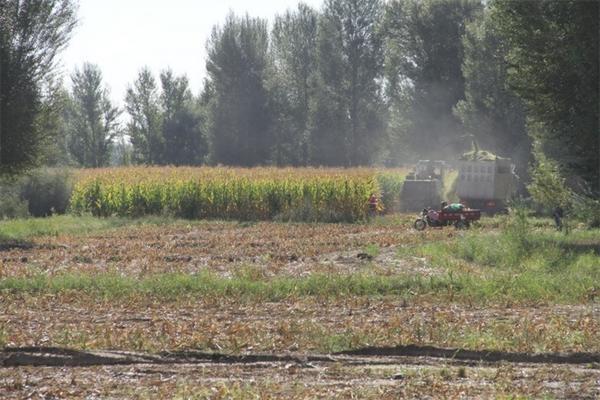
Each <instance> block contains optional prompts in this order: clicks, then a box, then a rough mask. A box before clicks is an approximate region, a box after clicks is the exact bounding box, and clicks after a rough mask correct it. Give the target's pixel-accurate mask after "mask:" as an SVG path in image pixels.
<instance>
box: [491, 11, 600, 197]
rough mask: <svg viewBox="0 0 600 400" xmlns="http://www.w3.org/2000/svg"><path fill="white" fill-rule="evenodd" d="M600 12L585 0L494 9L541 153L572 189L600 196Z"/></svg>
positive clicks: (511, 75)
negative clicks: (584, 189) (588, 190)
mask: <svg viewBox="0 0 600 400" xmlns="http://www.w3.org/2000/svg"><path fill="white" fill-rule="evenodd" d="M599 7H600V3H598V2H597V1H583V0H582V1H579V0H564V1H552V0H538V1H494V2H492V4H491V11H492V18H493V21H494V23H495V26H496V28H497V29H498V31H499V32H500V33H501V34H502V36H503V38H504V39H505V40H506V41H507V44H508V47H509V51H508V55H507V60H508V62H509V65H510V68H509V69H508V82H509V84H510V87H511V88H512V89H513V90H514V92H515V93H517V94H518V95H519V97H520V98H521V99H523V101H524V102H525V104H526V106H527V111H528V116H529V117H530V118H531V120H532V121H533V123H532V125H531V126H532V127H535V129H530V134H531V135H532V136H533V137H534V138H535V139H537V140H539V142H540V144H541V152H540V154H544V155H545V156H546V157H548V158H549V159H553V160H555V161H556V162H557V163H558V165H559V166H560V167H561V168H562V170H563V172H564V173H565V174H566V175H567V176H568V177H569V179H568V180H567V182H568V183H570V184H571V185H572V186H574V187H576V186H589V187H590V188H592V189H593V190H600V171H599V169H600V147H599V146H600V142H599V139H598V135H599V132H600V130H599V115H598V113H599V108H598V104H599V96H598V94H599V86H598V82H599V74H598V70H599V61H598V60H599V57H600V55H599V52H598V42H599V40H600V38H599V35H598V32H599V25H598V24H599V21H600V18H599V17H598V15H599ZM537 161H538V165H543V164H544V163H543V161H544V160H541V159H538V160H537ZM576 183H581V184H582V185H577V184H576Z"/></svg>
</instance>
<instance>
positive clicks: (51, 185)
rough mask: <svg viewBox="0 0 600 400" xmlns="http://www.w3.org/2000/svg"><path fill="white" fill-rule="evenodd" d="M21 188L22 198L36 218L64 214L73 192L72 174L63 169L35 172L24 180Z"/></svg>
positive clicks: (21, 182)
mask: <svg viewBox="0 0 600 400" xmlns="http://www.w3.org/2000/svg"><path fill="white" fill-rule="evenodd" d="M19 186H20V197H21V199H22V200H23V201H26V202H27V204H28V210H29V214H31V215H32V216H34V217H47V216H50V215H53V214H64V213H65V212H66V210H67V207H68V205H69V199H70V198H71V193H72V191H73V185H72V182H71V174H70V173H69V171H67V170H61V169H41V170H38V171H35V172H33V173H32V174H30V175H28V176H26V177H24V178H22V180H21V181H20V184H19Z"/></svg>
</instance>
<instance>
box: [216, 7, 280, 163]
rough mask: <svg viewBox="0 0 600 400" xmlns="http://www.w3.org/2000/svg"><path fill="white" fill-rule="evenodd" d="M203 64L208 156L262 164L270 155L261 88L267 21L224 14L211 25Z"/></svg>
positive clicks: (268, 113)
mask: <svg viewBox="0 0 600 400" xmlns="http://www.w3.org/2000/svg"><path fill="white" fill-rule="evenodd" d="M207 47H208V61H207V65H206V69H207V72H208V77H209V79H210V85H211V90H212V93H213V96H212V98H211V99H210V102H209V107H208V113H209V116H210V122H211V127H210V140H211V150H212V160H213V162H215V163H223V164H228V165H240V166H253V165H258V164H265V163H266V162H267V160H269V158H270V155H271V151H270V150H271V147H272V145H273V140H272V136H271V132H272V130H271V119H272V118H271V111H270V108H269V97H268V92H267V88H266V72H267V67H268V47H269V33H268V29H267V22H266V21H265V20H262V19H258V18H250V17H249V16H245V17H242V18H240V17H236V16H235V15H233V14H230V15H229V16H228V17H227V19H226V21H225V23H224V25H223V26H217V27H215V28H214V29H213V32H212V36H211V38H210V40H209V42H208V46H207Z"/></svg>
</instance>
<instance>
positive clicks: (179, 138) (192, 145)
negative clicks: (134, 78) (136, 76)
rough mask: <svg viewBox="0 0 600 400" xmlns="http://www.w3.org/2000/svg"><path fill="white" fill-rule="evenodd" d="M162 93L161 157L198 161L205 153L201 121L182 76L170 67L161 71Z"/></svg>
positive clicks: (189, 162)
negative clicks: (162, 146)
mask: <svg viewBox="0 0 600 400" xmlns="http://www.w3.org/2000/svg"><path fill="white" fill-rule="evenodd" d="M160 82H161V87H162V93H161V96H160V99H161V103H162V112H163V115H162V121H163V126H162V134H163V137H164V143H165V147H164V154H163V160H164V162H165V163H167V164H172V165H199V164H202V163H203V162H204V158H205V156H206V154H207V143H206V139H205V136H204V132H202V128H203V126H204V121H203V118H202V114H201V111H200V109H199V106H198V105H196V104H195V102H194V98H193V96H192V93H191V91H190V88H189V82H188V79H187V77H185V76H179V77H177V76H174V75H173V72H172V71H171V70H167V71H164V72H163V73H161V75H160Z"/></svg>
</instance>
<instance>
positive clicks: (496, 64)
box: [0, 0, 600, 190]
mask: <svg viewBox="0 0 600 400" xmlns="http://www.w3.org/2000/svg"><path fill="white" fill-rule="evenodd" d="M37 3H39V4H40V7H39V9H38V8H35V7H29V8H27V7H25V6H23V3H21V2H16V1H6V0H5V1H0V18H3V24H0V43H2V47H0V51H1V52H2V53H1V54H2V59H0V61H1V63H0V65H1V66H2V70H0V76H1V77H2V79H1V80H0V83H1V84H2V86H1V87H2V90H3V91H2V93H0V100H1V101H2V103H0V104H2V107H3V108H2V110H1V111H2V114H0V118H1V122H2V125H1V126H3V130H2V142H1V145H2V147H1V148H0V151H1V153H2V155H3V161H5V160H8V161H7V162H6V163H7V165H8V164H10V165H15V166H16V165H17V163H16V162H14V160H11V159H10V154H13V153H14V151H13V150H11V149H14V148H16V147H10V146H12V144H11V141H10V140H11V139H10V138H11V137H12V136H10V134H8V133H7V132H11V131H13V130H15V131H19V130H21V131H23V132H25V131H27V132H29V134H28V135H24V136H25V137H26V138H28V139H26V140H23V141H22V142H21V143H20V144H18V145H19V146H24V147H23V152H24V153H26V154H34V153H35V152H33V151H30V150H33V149H35V148H45V150H46V151H45V152H44V154H45V156H44V158H43V159H42V161H45V162H48V163H64V162H71V163H75V164H79V165H85V166H100V165H107V164H109V163H140V164H176V165H181V164H185V165H199V164H204V163H209V164H226V165H241V166H254V165H298V166H300V165H335V166H356V165H372V164H384V165H397V164H400V163H406V162H411V161H414V160H416V159H418V158H443V159H455V158H456V156H457V155H458V154H460V153H461V152H463V151H465V150H468V149H469V148H470V147H471V145H472V143H473V142H475V143H477V144H478V146H479V147H480V148H485V149H488V150H491V151H492V152H494V153H497V154H498V155H500V156H505V157H511V158H513V160H515V161H516V163H517V166H518V171H519V175H521V176H523V177H527V175H528V174H529V171H530V170H529V167H530V165H532V163H534V162H537V163H539V160H542V159H543V160H552V162H554V163H556V165H557V170H558V171H560V173H561V174H563V175H564V176H565V177H568V178H569V179H568V180H567V181H568V182H573V183H574V184H576V185H578V186H579V187H580V188H584V187H585V188H587V189H593V190H598V189H600V182H599V179H600V178H599V172H598V171H599V169H600V160H599V157H600V149H599V141H600V139H599V127H598V121H599V116H598V102H599V99H598V91H599V87H598V81H599V77H598V21H599V18H598V16H599V11H598V2H595V1H576V0H565V1H554V0H536V1H527V2H523V1H512V0H491V1H487V2H483V1H481V0H444V1H437V0H389V1H384V0H325V1H324V3H323V5H322V7H321V8H320V9H318V10H317V9H313V8H311V7H309V6H307V5H305V4H299V5H298V7H297V8H295V9H291V10H288V11H287V12H286V13H284V14H283V15H278V16H276V17H275V18H274V20H273V21H272V23H271V24H270V23H269V22H268V21H266V20H263V19H260V18H253V17H251V16H248V15H246V16H236V15H234V14H230V15H229V16H228V17H227V18H226V20H225V21H224V22H223V23H222V24H218V25H216V26H215V27H214V28H213V31H212V34H211V37H210V39H209V41H208V43H207V50H208V59H207V61H206V73H207V77H206V80H205V84H204V88H203V90H202V92H201V93H199V94H197V95H194V94H193V93H192V92H191V90H190V88H189V83H188V80H187V78H186V77H185V76H175V75H174V74H173V72H171V71H169V70H165V71H163V72H162V73H161V74H160V75H159V76H158V79H157V77H155V76H154V75H153V74H152V72H151V71H149V70H148V69H147V68H144V69H142V70H141V71H140V72H139V74H138V76H137V77H136V79H135V80H134V81H133V82H132V83H131V85H130V87H129V88H128V90H127V95H126V98H125V99H124V100H125V107H124V108H123V109H119V108H118V107H116V106H115V105H113V104H111V102H110V99H109V96H108V92H107V90H106V88H105V86H104V84H103V82H102V74H101V71H99V69H98V68H97V67H96V66H93V65H89V64H85V65H84V66H83V68H82V69H81V70H77V71H74V72H73V74H72V76H71V81H72V82H71V85H70V86H71V90H70V91H69V92H67V91H66V90H64V89H62V88H61V85H60V82H59V81H57V80H56V79H47V76H46V75H45V74H43V73H42V72H43V71H46V70H51V68H50V67H51V64H52V61H53V56H54V54H55V52H56V51H58V50H59V49H60V48H61V47H62V46H64V43H65V42H66V39H67V37H68V34H69V32H70V29H71V28H72V24H73V12H74V8H73V6H72V4H71V3H70V2H68V1H62V2H60V1H58V2H57V1H54V2H44V1H39V2H36V4H37ZM32 4H33V3H32ZM44 5H45V6H44ZM11 7H12V9H11ZM14 7H20V8H22V10H20V11H19V12H20V13H27V12H31V13H32V12H36V13H41V14H40V15H39V16H38V17H37V18H38V19H33V20H34V21H38V23H41V22H40V21H43V19H41V18H42V16H43V15H44V14H43V13H44V12H46V13H50V15H52V16H53V18H55V19H56V22H55V25H52V27H46V29H48V30H49V31H48V35H47V36H44V35H42V36H40V37H38V36H36V39H35V40H38V41H39V43H29V42H27V40H26V37H27V34H28V32H25V31H22V30H23V29H26V27H25V26H23V27H21V28H19V18H18V17H19V16H20V15H21V14H19V12H17V13H15V9H14ZM44 7H46V8H44ZM24 18H25V17H24ZM23 21H25V20H23ZM19 29H21V31H19ZM52 29H54V30H52ZM51 32H56V33H57V35H55V36H52V35H51V34H50V33H51ZM29 34H30V33H29ZM43 37H46V40H51V39H52V40H54V42H48V43H46V42H43V41H40V40H41V39H40V38H43ZM32 40H33V39H32ZM190 40H193V38H190ZM19 45H20V46H22V47H23V49H22V51H19V47H18V46H19ZM35 46H38V47H40V48H44V46H46V48H50V49H51V50H52V51H49V52H48V51H47V55H46V56H44V57H36V54H37V53H36V52H35V51H33V52H32V53H31V57H28V58H26V60H32V61H31V62H32V64H31V65H28V64H27V63H25V64H23V63H19V62H17V58H16V57H17V55H18V54H21V53H22V52H23V51H26V50H27V49H30V48H32V47H33V48H35ZM27 68H29V69H27ZM20 69H22V71H21V70H20ZM20 79H21V80H20ZM16 82H19V85H20V86H18V87H19V88H20V92H19V95H18V96H16V95H14V94H13V95H12V97H10V96H9V95H8V94H9V93H11V92H10V91H11V90H15V89H14V88H15V87H17V85H16ZM19 96H20V97H19ZM9 98H10V99H11V101H8V99H9ZM13 98H14V99H15V100H12V99H13ZM20 99H21V100H22V101H23V104H25V103H27V105H28V106H27V107H23V108H20V109H19V111H18V112H12V111H9V110H13V109H11V108H10V107H16V104H17V103H18V102H19V101H21V100H20ZM19 104H20V103H19ZM57 110H60V111H57ZM19 124H20V125H19ZM41 132H50V133H48V134H47V135H46V136H48V135H50V136H52V137H53V138H54V140H52V141H51V144H52V145H51V146H45V147H44V145H43V143H44V141H43V140H42V139H41V138H40V137H38V136H43V135H42V134H41ZM36 135H38V136H36ZM14 137H16V136H14ZM28 140H29V142H28ZM15 143H16V142H15ZM15 146H16V144H15ZM532 149H535V151H533V150H532ZM38 150H39V149H38ZM5 153H6V157H7V158H4V155H5ZM64 153H67V156H64ZM533 153H535V154H537V155H536V158H537V160H536V159H534V157H533V155H532V154H533ZM61 154H63V156H61ZM24 160H25V164H31V163H32V162H33V161H34V160H33V158H32V159H31V160H29V159H27V158H24ZM571 178H572V179H571Z"/></svg>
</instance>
